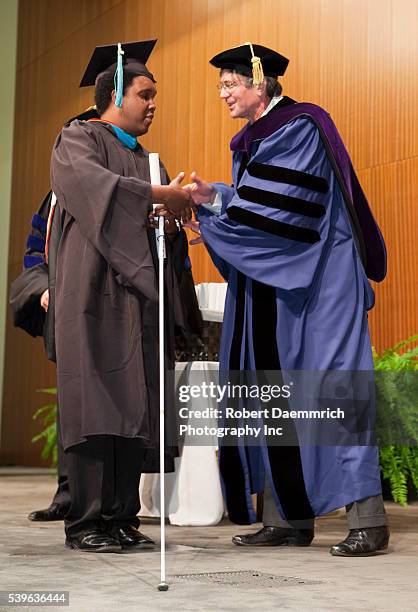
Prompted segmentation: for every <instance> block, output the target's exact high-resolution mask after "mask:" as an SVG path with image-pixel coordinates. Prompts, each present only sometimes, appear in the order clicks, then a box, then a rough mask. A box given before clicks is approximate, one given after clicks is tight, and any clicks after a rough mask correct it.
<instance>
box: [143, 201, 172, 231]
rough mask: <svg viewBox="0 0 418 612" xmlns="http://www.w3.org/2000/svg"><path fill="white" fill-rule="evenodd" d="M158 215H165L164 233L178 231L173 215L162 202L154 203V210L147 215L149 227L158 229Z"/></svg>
mask: <svg viewBox="0 0 418 612" xmlns="http://www.w3.org/2000/svg"><path fill="white" fill-rule="evenodd" d="M158 217H165V219H164V232H165V233H166V234H170V235H173V234H177V232H178V231H179V228H178V225H177V222H176V219H175V217H174V215H173V214H172V213H171V212H170V211H169V210H167V208H166V207H165V206H164V204H156V205H155V207H154V210H153V211H152V212H150V214H149V215H148V221H149V224H150V226H151V227H154V228H155V229H158Z"/></svg>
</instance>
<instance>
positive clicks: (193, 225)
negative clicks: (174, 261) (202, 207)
mask: <svg viewBox="0 0 418 612" xmlns="http://www.w3.org/2000/svg"><path fill="white" fill-rule="evenodd" d="M199 226H200V223H199V221H195V220H194V219H191V220H190V221H188V222H187V223H183V227H187V228H188V229H189V230H191V231H192V232H194V233H195V234H197V235H198V237H197V238H192V240H190V241H189V244H192V245H194V244H200V243H201V242H203V238H202V235H201V233H200V227H199Z"/></svg>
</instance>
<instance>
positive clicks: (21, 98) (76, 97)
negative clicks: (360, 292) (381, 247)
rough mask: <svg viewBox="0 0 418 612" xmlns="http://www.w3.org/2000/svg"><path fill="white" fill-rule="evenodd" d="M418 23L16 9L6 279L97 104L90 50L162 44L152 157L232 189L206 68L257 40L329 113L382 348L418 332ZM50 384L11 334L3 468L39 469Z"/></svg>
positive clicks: (410, 15) (39, 5)
mask: <svg viewBox="0 0 418 612" xmlns="http://www.w3.org/2000/svg"><path fill="white" fill-rule="evenodd" d="M417 22H418V3H417V2H416V0H381V1H379V0H72V1H71V2H67V0H36V2H35V1H34V0H20V18H19V52H18V74H17V96H16V121H15V149H14V178H13V210H12V219H11V221H12V223H11V241H10V257H9V270H10V273H9V274H10V279H12V278H14V276H16V274H17V272H18V269H19V267H20V262H21V258H22V252H23V249H24V242H25V239H26V234H27V231H28V225H29V221H30V218H31V215H32V213H33V210H34V209H35V208H36V207H37V205H38V203H39V201H40V199H41V198H42V196H43V195H44V193H45V192H46V191H47V190H48V183H49V159H50V151H51V147H52V144H53V142H54V139H55V137H56V134H57V132H58V131H59V129H60V127H61V125H62V124H63V122H64V121H65V120H66V119H68V118H69V117H70V116H72V115H74V114H76V113H78V112H79V111H81V110H83V109H84V108H86V107H87V106H89V105H90V104H91V103H92V96H93V92H92V89H91V88H87V89H84V90H80V89H78V83H79V81H80V78H81V76H82V73H83V70H84V67H85V65H86V63H87V61H88V59H89V57H90V54H91V51H92V49H93V47H94V46H95V45H98V44H106V43H109V42H114V41H117V40H121V41H124V40H125V41H128V40H136V39H141V38H142V39H146V38H154V37H156V38H158V44H157V47H156V49H155V51H154V53H153V54H152V56H151V58H150V62H149V65H150V68H151V69H152V70H153V72H154V74H155V76H156V79H157V81H158V91H159V93H158V98H157V104H158V109H157V114H156V118H155V121H154V124H153V126H152V128H151V131H150V133H149V134H148V135H147V136H145V137H144V138H143V143H144V146H146V147H147V148H148V149H149V150H153V151H158V152H159V153H160V155H161V158H162V159H163V160H164V162H165V164H166V166H167V168H168V170H169V172H170V174H171V176H175V174H176V173H177V172H178V171H180V170H183V171H185V172H186V173H187V175H188V174H189V173H190V172H191V171H192V170H197V171H198V172H199V173H200V174H201V175H202V176H203V177H204V178H207V179H209V180H223V181H226V182H228V181H229V180H230V166H231V160H230V153H229V147H228V143H229V141H230V139H231V137H232V136H233V134H234V133H235V132H236V131H237V130H238V129H240V127H241V126H242V125H243V124H242V122H241V121H232V120H231V119H230V118H229V114H228V112H227V109H226V108H225V106H224V104H223V103H222V102H221V101H220V99H219V94H218V92H217V90H216V88H215V86H216V83H217V81H218V75H217V71H216V70H215V69H213V68H212V67H210V66H209V65H208V60H209V58H210V57H212V55H214V54H215V53H217V52H219V51H220V50H222V49H224V48H227V47H229V46H234V45H238V44H240V43H242V42H245V41H246V40H251V41H253V42H260V43H262V44H265V45H267V46H271V47H273V48H276V49H277V50H279V51H280V52H282V53H283V54H284V55H286V56H288V57H289V58H290V60H291V61H290V64H289V68H288V71H287V74H286V75H285V76H284V77H283V79H282V83H283V85H284V89H285V93H288V94H289V95H290V96H292V97H294V98H295V99H297V100H300V101H312V102H316V103H318V104H320V105H322V106H324V107H325V108H326V109H327V110H328V111H329V112H330V113H331V115H332V117H333V119H334V121H335V123H336V124H337V126H338V128H339V130H340V132H341V134H342V136H343V139H344V141H345V143H346V145H347V148H348V150H349V151H350V154H351V155H352V158H353V161H354V164H355V166H356V168H357V169H358V170H359V176H360V179H361V181H362V183H363V185H364V188H365V191H366V193H367V195H368V197H369V199H370V202H371V204H372V207H373V210H374V212H375V214H376V217H377V219H378V221H379V222H380V224H381V225H382V229H383V231H384V234H385V237H386V240H387V243H388V251H389V275H388V279H387V281H385V283H383V284H382V285H381V286H378V287H377V288H376V293H377V302H376V308H375V309H374V311H372V313H371V314H370V321H371V327H372V334H373V342H374V344H375V345H376V347H377V348H378V349H382V348H383V347H385V346H389V345H391V344H393V343H395V342H396V341H398V340H400V339H403V338H405V337H406V336H407V335H409V334H412V333H414V332H416V331H417V330H418V322H417V305H418V304H417V302H418V297H417V285H416V282H417V263H416V262H417V259H418V258H417V253H416V245H415V238H414V229H415V228H416V227H417V225H418V223H417V222H418V219H417V215H418V213H417V206H416V201H417V195H418V181H417V179H418V177H417V163H418V162H417V159H418V121H417V106H416V100H417V99H418V70H417V58H418V38H417V36H416V24H417ZM191 256H192V261H193V269H194V275H195V279H196V282H201V281H210V280H220V277H219V275H218V273H217V272H216V270H215V269H214V267H213V266H212V264H211V263H210V260H209V258H208V256H207V254H206V252H205V249H204V247H202V246H197V247H192V248H191ZM53 381H54V371H53V368H52V367H51V366H50V365H49V364H47V363H46V362H45V360H44V358H43V354H42V345H41V343H40V342H37V341H34V340H32V339H30V338H29V337H26V336H25V334H23V332H19V331H17V330H14V329H12V328H11V326H10V321H9V323H8V330H7V362H6V372H5V390H4V413H3V419H4V420H3V425H4V426H3V440H2V451H1V452H2V454H1V456H0V459H1V460H3V461H5V460H7V461H18V462H20V463H28V462H29V463H34V462H35V461H36V454H37V451H36V452H35V450H34V449H33V448H31V446H30V444H29V443H28V440H29V439H30V437H31V435H32V432H33V423H32V421H31V418H30V417H31V414H32V413H33V412H34V410H35V408H36V407H37V406H38V405H39V404H40V403H41V402H42V398H40V397H39V396H38V394H37V393H36V391H35V390H36V389H37V388H40V387H43V386H48V385H51V384H53ZM22 432H23V436H24V438H22Z"/></svg>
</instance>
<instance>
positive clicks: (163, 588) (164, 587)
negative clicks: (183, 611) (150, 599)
mask: <svg viewBox="0 0 418 612" xmlns="http://www.w3.org/2000/svg"><path fill="white" fill-rule="evenodd" d="M158 590H159V591H168V584H167V583H166V582H160V584H159V585H158Z"/></svg>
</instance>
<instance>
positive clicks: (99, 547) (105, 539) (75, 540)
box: [65, 529, 122, 553]
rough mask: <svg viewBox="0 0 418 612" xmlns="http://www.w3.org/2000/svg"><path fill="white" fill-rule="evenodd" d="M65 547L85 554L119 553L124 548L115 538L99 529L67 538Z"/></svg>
mask: <svg viewBox="0 0 418 612" xmlns="http://www.w3.org/2000/svg"><path fill="white" fill-rule="evenodd" d="M65 545H66V546H68V547H69V548H72V549H73V550H81V551H83V552H97V553H117V552H121V550H122V546H121V545H120V543H119V541H118V540H117V539H116V538H115V537H113V536H112V535H110V533H106V532H104V531H100V530H99V529H95V530H92V531H88V532H87V533H81V534H80V535H78V536H74V537H67V539H66V540H65Z"/></svg>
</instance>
